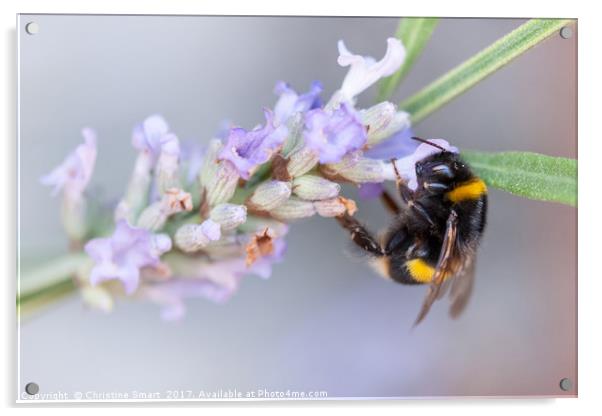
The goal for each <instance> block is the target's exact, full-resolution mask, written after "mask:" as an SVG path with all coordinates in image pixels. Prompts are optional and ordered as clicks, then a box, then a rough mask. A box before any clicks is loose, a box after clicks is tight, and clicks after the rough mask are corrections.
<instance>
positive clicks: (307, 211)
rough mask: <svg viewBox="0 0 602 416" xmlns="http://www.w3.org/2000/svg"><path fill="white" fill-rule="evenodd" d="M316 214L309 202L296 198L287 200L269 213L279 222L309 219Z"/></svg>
mask: <svg viewBox="0 0 602 416" xmlns="http://www.w3.org/2000/svg"><path fill="white" fill-rule="evenodd" d="M315 213H316V209H315V208H314V205H313V203H312V202H310V201H304V200H302V199H298V198H289V199H288V200H287V201H286V202H284V203H283V204H281V205H279V206H278V207H276V208H275V209H273V210H271V211H270V214H271V215H272V216H273V217H274V218H276V219H279V220H281V221H290V220H296V219H301V218H307V217H311V216H312V215H314V214H315Z"/></svg>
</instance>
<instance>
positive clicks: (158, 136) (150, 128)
mask: <svg viewBox="0 0 602 416" xmlns="http://www.w3.org/2000/svg"><path fill="white" fill-rule="evenodd" d="M168 133H169V125H168V124H167V121H165V119H164V118H163V117H162V116H160V115H158V114H155V115H152V116H149V117H147V118H146V119H144V121H143V122H142V123H140V124H138V125H137V126H135V127H134V130H133V132H132V145H133V146H134V147H135V148H136V149H138V150H140V151H141V152H147V153H149V154H150V155H151V156H152V160H153V163H154V162H155V161H156V160H157V157H159V154H160V153H161V143H162V142H163V139H164V137H165V136H166V135H167V134H168Z"/></svg>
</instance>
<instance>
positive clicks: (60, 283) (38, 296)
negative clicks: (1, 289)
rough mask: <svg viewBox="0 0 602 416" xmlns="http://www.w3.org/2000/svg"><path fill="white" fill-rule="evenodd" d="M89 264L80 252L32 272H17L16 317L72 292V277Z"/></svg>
mask: <svg viewBox="0 0 602 416" xmlns="http://www.w3.org/2000/svg"><path fill="white" fill-rule="evenodd" d="M89 261H90V259H89V258H88V257H87V256H86V254H85V253H83V252H79V253H69V254H66V255H63V256H61V257H57V258H55V259H53V260H52V261H50V262H48V263H46V264H44V265H42V266H39V267H38V268H36V269H34V270H31V271H29V272H26V273H21V275H20V276H19V281H20V287H19V293H18V294H17V309H18V312H19V313H20V316H21V317H23V316H27V315H29V314H31V313H32V312H34V311H35V310H37V309H39V308H42V307H44V306H46V305H48V304H50V303H52V302H54V301H56V300H59V299H62V298H63V297H65V296H67V295H69V294H70V293H72V292H73V291H74V290H75V288H76V285H75V282H74V279H73V277H74V276H75V274H76V273H77V271H78V270H79V269H80V268H81V267H84V266H85V265H86V263H87V262H89Z"/></svg>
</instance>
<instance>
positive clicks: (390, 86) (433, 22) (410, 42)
mask: <svg viewBox="0 0 602 416" xmlns="http://www.w3.org/2000/svg"><path fill="white" fill-rule="evenodd" d="M438 21H439V19H437V18H423V17H405V18H403V19H401V20H400V21H399V26H398V28H397V32H396V33H395V37H396V38H397V39H399V40H401V42H402V43H403V46H404V47H405V48H406V59H405V61H404V62H403V65H402V66H401V68H399V70H397V72H395V73H394V74H393V75H391V76H390V77H387V78H385V79H383V80H382V81H381V83H380V88H379V91H378V100H377V101H379V102H380V101H385V100H387V99H388V98H389V97H391V95H392V94H393V92H394V91H395V89H396V88H397V87H398V86H399V83H400V82H401V81H402V80H403V79H404V78H405V76H406V75H407V74H408V72H409V71H410V69H411V68H412V66H413V65H414V62H415V61H416V59H417V58H418V56H420V54H421V53H422V50H423V49H424V47H425V45H426V44H427V42H428V40H429V39H430V37H431V34H432V33H433V30H434V29H435V26H437V22H438Z"/></svg>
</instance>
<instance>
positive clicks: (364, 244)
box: [336, 213, 384, 257]
mask: <svg viewBox="0 0 602 416" xmlns="http://www.w3.org/2000/svg"><path fill="white" fill-rule="evenodd" d="M336 219H337V221H338V222H339V224H341V226H342V227H343V228H345V229H346V230H347V231H349V232H350V233H351V240H352V241H353V242H354V243H355V244H356V245H357V246H358V247H359V248H361V249H362V250H364V251H366V252H368V253H370V254H373V255H375V256H379V257H380V256H383V255H384V250H383V248H382V247H381V245H380V243H379V242H378V240H377V239H376V238H374V237H373V236H372V234H371V233H370V232H369V231H368V230H366V228H365V227H364V226H363V225H362V224H360V223H359V221H358V220H356V219H355V218H353V217H352V216H351V215H349V214H347V213H345V214H343V215H339V216H338V217H336Z"/></svg>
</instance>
